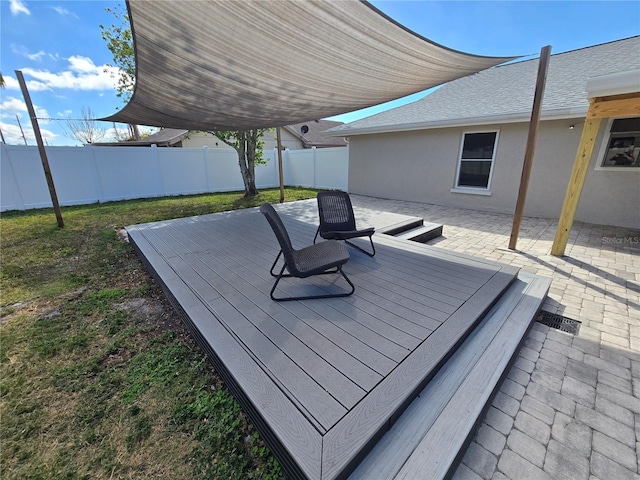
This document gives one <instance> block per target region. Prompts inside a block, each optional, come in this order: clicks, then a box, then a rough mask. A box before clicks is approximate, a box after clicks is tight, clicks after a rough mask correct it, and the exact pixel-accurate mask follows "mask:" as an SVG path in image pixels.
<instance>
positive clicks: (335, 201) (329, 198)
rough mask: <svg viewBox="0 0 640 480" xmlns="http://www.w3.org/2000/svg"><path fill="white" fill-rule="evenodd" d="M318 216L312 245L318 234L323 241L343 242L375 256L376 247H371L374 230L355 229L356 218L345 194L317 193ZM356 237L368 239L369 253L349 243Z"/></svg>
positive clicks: (338, 192) (333, 192)
mask: <svg viewBox="0 0 640 480" xmlns="http://www.w3.org/2000/svg"><path fill="white" fill-rule="evenodd" d="M318 215H319V216H320V225H319V226H318V230H317V231H316V236H315V237H313V243H314V244H315V243H316V239H317V238H318V234H320V236H321V237H322V238H324V239H325V240H344V241H345V242H346V243H348V244H349V245H351V246H352V247H354V248H357V249H358V250H360V251H361V252H364V253H366V254H367V255H369V256H370V257H373V256H374V255H375V254H376V247H375V246H374V245H373V234H374V233H375V229H374V228H373V227H369V228H365V229H362V230H358V229H356V217H355V215H354V214H353V206H352V205H351V198H350V197H349V194H348V193H347V192H340V191H329V192H320V193H318ZM356 237H369V241H370V242H371V252H368V251H366V250H365V249H363V248H361V247H359V246H358V245H355V244H353V243H351V242H350V241H349V239H351V238H356Z"/></svg>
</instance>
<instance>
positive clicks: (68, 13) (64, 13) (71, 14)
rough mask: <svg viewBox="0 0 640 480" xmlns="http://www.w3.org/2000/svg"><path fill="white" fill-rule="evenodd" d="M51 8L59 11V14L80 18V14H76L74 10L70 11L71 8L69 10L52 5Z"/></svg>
mask: <svg viewBox="0 0 640 480" xmlns="http://www.w3.org/2000/svg"><path fill="white" fill-rule="evenodd" d="M51 8H53V9H54V10H55V11H56V13H57V14H58V15H62V16H65V15H69V16H72V17H75V18H78V15H76V14H75V13H73V12H70V11H69V10H67V9H66V8H63V7H59V6H56V7H51Z"/></svg>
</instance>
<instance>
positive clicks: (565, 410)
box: [352, 195, 640, 480]
mask: <svg viewBox="0 0 640 480" xmlns="http://www.w3.org/2000/svg"><path fill="white" fill-rule="evenodd" d="M352 201H353V203H354V206H355V207H356V208H357V207H361V208H363V209H366V210H367V211H370V212H371V214H372V215H375V212H376V211H379V212H382V211H387V212H394V213H401V214H405V215H413V216H420V217H424V219H425V221H428V222H436V223H442V224H444V231H443V236H442V237H440V238H438V239H435V240H432V241H430V242H429V244H430V245H436V246H438V247H442V248H444V249H447V250H451V251H455V252H461V253H467V254H472V255H474V256H479V257H482V258H485V259H490V260H496V261H499V262H501V263H504V264H508V265H512V266H516V267H520V268H521V269H522V270H523V271H526V272H531V273H534V274H539V275H543V276H548V277H551V278H552V285H551V289H550V291H549V294H548V297H547V300H546V301H545V304H544V306H543V309H544V310H546V311H549V312H552V313H557V314H560V315H563V316H566V317H569V318H572V319H575V320H579V321H580V322H582V325H581V327H580V331H579V333H578V334H577V335H575V336H574V335H571V334H568V333H563V332H560V331H559V330H556V329H552V328H549V327H546V326H544V325H542V324H539V323H537V324H535V326H534V327H533V329H532V330H531V332H530V333H529V335H528V337H527V339H526V342H525V344H524V346H523V347H522V349H521V351H520V353H519V357H518V359H517V360H516V362H515V364H514V365H513V367H512V368H511V370H510V372H509V374H508V377H507V378H506V379H505V381H504V383H503V384H502V387H501V389H500V391H499V392H498V394H497V395H496V397H495V399H494V401H493V404H492V406H491V407H490V409H489V410H488V412H487V413H486V415H485V417H484V419H483V421H482V422H481V424H480V425H479V428H478V430H477V433H476V436H475V438H474V440H473V441H472V443H471V444H470V445H469V447H468V449H467V452H466V454H465V456H464V459H463V461H462V463H461V465H460V466H459V467H458V469H457V471H456V473H455V475H454V478H455V479H456V480H461V479H479V478H482V479H496V480H498V479H512V480H520V479H529V478H551V479H556V478H570V479H602V480H605V479H627V478H628V479H640V476H639V475H638V473H639V472H640V462H639V460H638V459H639V457H640V230H633V229H625V228H617V227H608V226H601V225H590V224H584V223H580V222H576V223H575V224H574V227H573V229H572V232H571V236H570V238H569V244H568V246H567V250H566V256H565V257H562V258H558V257H554V256H551V255H550V253H549V252H550V249H551V244H552V242H553V237H554V235H555V229H556V225H557V222H556V221H554V220H551V219H541V218H526V217H525V218H524V220H523V222H522V226H521V229H520V238H519V241H518V245H517V250H516V251H511V250H509V249H508V248H507V245H508V242H509V235H510V233H511V223H512V216H511V215H508V214H496V213H486V212H478V211H473V210H467V209H461V208H451V207H442V206H437V205H427V204H421V203H414V202H405V201H396V200H385V199H378V198H371V197H364V196H358V195H352ZM362 221H363V223H366V219H362Z"/></svg>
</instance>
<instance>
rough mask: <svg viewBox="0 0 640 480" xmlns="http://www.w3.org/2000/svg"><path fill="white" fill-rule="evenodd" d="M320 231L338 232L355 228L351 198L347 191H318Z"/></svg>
mask: <svg viewBox="0 0 640 480" xmlns="http://www.w3.org/2000/svg"><path fill="white" fill-rule="evenodd" d="M318 214H319V216H320V232H340V231H349V230H355V229H356V218H355V215H354V214H353V206H352V205H351V198H349V194H348V193H347V192H340V191H329V192H320V193H318Z"/></svg>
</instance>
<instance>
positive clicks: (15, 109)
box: [0, 97, 27, 118]
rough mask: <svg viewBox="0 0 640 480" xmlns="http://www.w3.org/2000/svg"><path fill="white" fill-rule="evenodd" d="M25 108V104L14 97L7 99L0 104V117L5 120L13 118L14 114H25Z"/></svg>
mask: <svg viewBox="0 0 640 480" xmlns="http://www.w3.org/2000/svg"><path fill="white" fill-rule="evenodd" d="M26 111H27V106H26V104H25V103H24V102H23V101H22V100H20V99H18V98H14V97H7V98H6V99H5V100H4V101H3V102H2V103H0V117H2V118H7V117H13V118H15V116H16V113H20V112H26Z"/></svg>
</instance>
